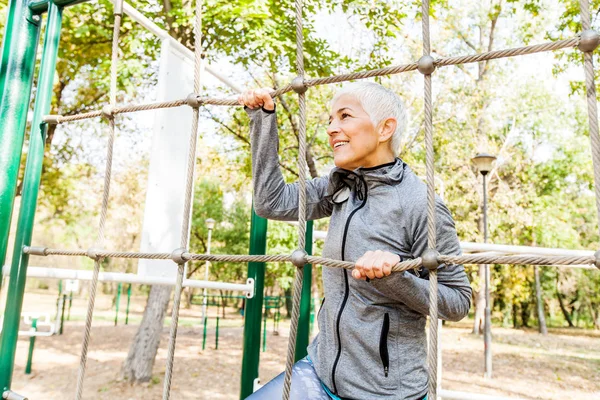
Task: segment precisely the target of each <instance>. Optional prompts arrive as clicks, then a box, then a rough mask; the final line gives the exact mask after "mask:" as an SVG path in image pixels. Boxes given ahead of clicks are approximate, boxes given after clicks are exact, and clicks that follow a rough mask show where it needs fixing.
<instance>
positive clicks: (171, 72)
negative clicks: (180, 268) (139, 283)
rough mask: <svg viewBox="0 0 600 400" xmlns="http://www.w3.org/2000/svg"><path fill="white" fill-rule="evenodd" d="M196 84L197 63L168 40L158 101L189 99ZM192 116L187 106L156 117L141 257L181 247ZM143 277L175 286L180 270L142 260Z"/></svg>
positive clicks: (163, 51) (159, 112)
mask: <svg viewBox="0 0 600 400" xmlns="http://www.w3.org/2000/svg"><path fill="white" fill-rule="evenodd" d="M193 83H194V65H193V63H191V62H190V60H189V59H188V58H187V57H185V56H184V55H183V54H181V52H180V51H178V50H177V49H176V48H175V47H174V46H172V45H171V43H170V40H169V39H165V40H163V42H162V49H161V55H160V67H159V75H158V86H157V96H156V101H157V102H159V101H168V100H175V99H183V98H186V97H187V96H188V95H189V94H190V93H192V92H193V90H194V84H193ZM192 116H193V112H192V109H191V108H190V107H187V106H183V107H175V108H167V109H160V110H156V111H155V112H154V135H153V138H152V149H151V152H150V169H149V173H148V190H147V193H146V209H145V211H144V222H143V228H142V243H141V246H140V247H141V248H140V251H141V252H161V253H170V252H172V251H173V250H175V249H177V248H179V247H181V225H182V221H183V207H184V197H185V181H186V171H187V159H188V152H189V137H190V129H191V126H192ZM138 275H141V276H158V277H164V278H170V279H173V280H174V279H175V276H176V275H177V265H176V264H175V263H174V262H173V261H171V260H142V259H141V260H139V262H138Z"/></svg>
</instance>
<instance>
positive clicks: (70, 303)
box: [67, 292, 73, 321]
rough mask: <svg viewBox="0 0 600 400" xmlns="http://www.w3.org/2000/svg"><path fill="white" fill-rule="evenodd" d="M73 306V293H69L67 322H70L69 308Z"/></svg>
mask: <svg viewBox="0 0 600 400" xmlns="http://www.w3.org/2000/svg"><path fill="white" fill-rule="evenodd" d="M72 305H73V292H69V312H68V313H67V321H70V320H71V306H72Z"/></svg>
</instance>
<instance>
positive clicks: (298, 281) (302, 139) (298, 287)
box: [282, 0, 306, 400]
mask: <svg viewBox="0 0 600 400" xmlns="http://www.w3.org/2000/svg"><path fill="white" fill-rule="evenodd" d="M295 5H296V73H297V74H298V77H299V78H302V79H304V36H303V32H302V28H303V23H302V0H296V1H295ZM298 107H299V114H300V115H299V132H298V250H300V251H304V248H305V247H306V94H305V93H298ZM303 280H304V268H302V267H297V268H296V274H295V276H294V287H293V291H294V298H293V302H292V320H291V322H290V335H289V337H288V347H287V357H286V362H285V376H284V380H283V397H282V398H283V400H289V398H290V389H291V386H292V369H293V368H294V358H295V354H296V338H297V336H298V320H299V316H300V300H301V297H302V281H303Z"/></svg>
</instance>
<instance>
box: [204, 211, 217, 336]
mask: <svg viewBox="0 0 600 400" xmlns="http://www.w3.org/2000/svg"><path fill="white" fill-rule="evenodd" d="M204 223H205V224H206V228H208V239H207V242H206V254H210V241H211V239H212V230H213V228H214V227H215V220H214V219H212V218H208V219H207V220H206V221H204ZM209 265H210V263H209V262H208V260H207V261H206V262H205V263H204V280H205V281H208V273H209ZM207 304H208V297H207V293H206V288H204V290H203V291H202V323H203V324H204V325H206V306H207Z"/></svg>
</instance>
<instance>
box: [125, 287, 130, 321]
mask: <svg viewBox="0 0 600 400" xmlns="http://www.w3.org/2000/svg"><path fill="white" fill-rule="evenodd" d="M130 303H131V283H130V284H129V286H127V309H126V310H125V325H128V324H129V304H130Z"/></svg>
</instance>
